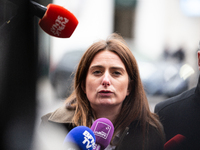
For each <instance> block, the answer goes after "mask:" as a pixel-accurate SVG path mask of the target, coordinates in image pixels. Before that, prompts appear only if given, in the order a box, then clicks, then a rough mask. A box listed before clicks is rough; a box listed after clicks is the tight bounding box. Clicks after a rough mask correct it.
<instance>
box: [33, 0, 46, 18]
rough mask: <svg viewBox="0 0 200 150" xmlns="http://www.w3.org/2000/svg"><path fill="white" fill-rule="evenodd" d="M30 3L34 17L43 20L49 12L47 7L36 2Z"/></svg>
mask: <svg viewBox="0 0 200 150" xmlns="http://www.w3.org/2000/svg"><path fill="white" fill-rule="evenodd" d="M30 3H31V8H32V11H33V13H34V15H36V16H37V17H39V18H41V19H42V18H43V16H44V14H45V12H46V11H47V7H45V6H43V5H40V4H38V3H36V2H34V1H30Z"/></svg>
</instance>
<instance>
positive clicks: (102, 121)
mask: <svg viewBox="0 0 200 150" xmlns="http://www.w3.org/2000/svg"><path fill="white" fill-rule="evenodd" d="M91 130H92V131H93V132H94V135H95V137H96V144H95V148H94V150H100V149H101V150H102V149H105V148H106V147H107V146H108V145H109V144H110V141H111V139H112V136H113V133H114V126H113V124H112V122H111V121H110V120H109V119H107V118H99V119H97V120H95V121H94V123H93V124H92V127H91Z"/></svg>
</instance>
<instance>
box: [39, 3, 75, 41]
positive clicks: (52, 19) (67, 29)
mask: <svg viewBox="0 0 200 150" xmlns="http://www.w3.org/2000/svg"><path fill="white" fill-rule="evenodd" d="M39 25H40V27H41V28H42V29H43V30H44V31H45V32H46V33H48V34H49V35H52V36H55V37H59V38H69V37H70V36H71V35H72V33H73V32H74V30H75V29H76V27H77V25H78V20H77V19H76V17H75V16H74V15H73V14H72V13H71V12H70V11H68V10H67V9H65V8H64V7H62V6H58V5H55V4H49V5H47V11H46V12H45V14H44V16H43V18H42V19H40V21H39Z"/></svg>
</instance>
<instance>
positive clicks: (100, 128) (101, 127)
mask: <svg viewBox="0 0 200 150" xmlns="http://www.w3.org/2000/svg"><path fill="white" fill-rule="evenodd" d="M110 130H111V126H110V125H108V124H106V123H104V122H97V124H96V126H95V128H94V131H93V132H94V134H95V135H96V136H100V137H102V138H104V139H107V137H108V135H109V133H110Z"/></svg>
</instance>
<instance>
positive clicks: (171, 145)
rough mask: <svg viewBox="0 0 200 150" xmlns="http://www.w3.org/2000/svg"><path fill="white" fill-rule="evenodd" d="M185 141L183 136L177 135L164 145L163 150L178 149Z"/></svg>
mask: <svg viewBox="0 0 200 150" xmlns="http://www.w3.org/2000/svg"><path fill="white" fill-rule="evenodd" d="M185 139H186V137H185V136H183V135H181V134H177V135H176V136H174V137H173V138H171V139H170V140H169V141H167V142H166V143H165V144H164V150H175V149H177V148H179V147H180V146H181V144H182V143H183V142H184V141H185Z"/></svg>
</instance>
